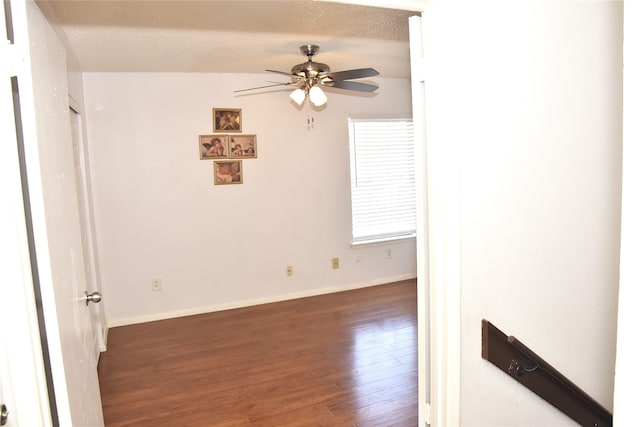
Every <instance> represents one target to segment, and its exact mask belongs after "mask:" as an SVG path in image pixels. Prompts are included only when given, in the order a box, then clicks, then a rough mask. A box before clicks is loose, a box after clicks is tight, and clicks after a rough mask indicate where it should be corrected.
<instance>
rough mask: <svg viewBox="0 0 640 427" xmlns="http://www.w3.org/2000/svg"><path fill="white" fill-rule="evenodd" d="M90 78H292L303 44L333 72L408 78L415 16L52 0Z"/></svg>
mask: <svg viewBox="0 0 640 427" xmlns="http://www.w3.org/2000/svg"><path fill="white" fill-rule="evenodd" d="M40 4H41V7H42V8H43V10H45V9H46V10H45V13H47V14H48V15H49V17H50V19H55V20H56V21H57V22H58V23H59V24H60V25H61V28H62V30H63V31H64V33H65V35H66V37H67V39H68V41H69V45H70V47H71V49H72V50H73V52H74V54H75V56H76V57H77V59H78V61H79V62H80V65H81V67H82V69H83V70H84V71H89V72H92V71H100V72H119V71H132V72H139V71H146V72H216V73H261V72H264V70H265V69H267V68H268V69H275V70H280V71H285V72H289V71H290V69H291V67H292V66H293V65H295V64H298V63H301V62H304V61H305V60H306V57H304V56H302V55H301V54H300V51H299V46H301V45H304V44H317V45H319V46H320V52H319V54H318V55H317V56H316V57H315V58H314V60H316V61H318V62H323V63H327V64H329V65H330V66H331V69H332V71H341V70H346V69H352V68H362V67H373V68H375V69H377V70H378V71H379V72H380V74H381V77H391V78H408V77H409V74H410V73H409V31H408V18H409V16H411V15H415V14H416V13H415V12H410V11H406V10H395V9H386V8H377V7H369V6H358V5H351V4H341V3H335V2H324V1H317V0H316V1H295V0H289V1H271V0H247V1H244V0H240V1H238V0H236V1H224V0H223V1H217V0H205V1H190V0H169V1H164V0H138V1H128V0H109V1H105V0H88V1H84V0H49V1H41V2H40Z"/></svg>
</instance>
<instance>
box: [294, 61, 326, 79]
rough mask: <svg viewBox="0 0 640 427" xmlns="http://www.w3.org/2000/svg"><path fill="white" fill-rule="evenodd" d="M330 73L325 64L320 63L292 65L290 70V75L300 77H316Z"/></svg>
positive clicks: (310, 62)
mask: <svg viewBox="0 0 640 427" xmlns="http://www.w3.org/2000/svg"><path fill="white" fill-rule="evenodd" d="M329 71H331V69H330V68H329V66H328V65H327V64H322V63H320V62H313V61H308V62H304V63H302V64H298V65H294V66H293V68H292V69H291V74H295V75H297V76H300V77H304V78H308V77H316V76H318V75H323V74H327V73H329Z"/></svg>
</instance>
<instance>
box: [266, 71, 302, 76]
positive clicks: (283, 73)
mask: <svg viewBox="0 0 640 427" xmlns="http://www.w3.org/2000/svg"><path fill="white" fill-rule="evenodd" d="M265 71H268V72H270V73H278V74H282V75H284V76H289V77H298V76H296V75H295V74H291V73H287V72H284V71H278V70H265Z"/></svg>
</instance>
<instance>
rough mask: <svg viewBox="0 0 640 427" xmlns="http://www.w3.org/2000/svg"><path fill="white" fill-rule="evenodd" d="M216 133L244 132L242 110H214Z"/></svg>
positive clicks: (214, 128)
mask: <svg viewBox="0 0 640 427" xmlns="http://www.w3.org/2000/svg"><path fill="white" fill-rule="evenodd" d="M213 131H214V132H242V110H241V109H239V108H214V109H213Z"/></svg>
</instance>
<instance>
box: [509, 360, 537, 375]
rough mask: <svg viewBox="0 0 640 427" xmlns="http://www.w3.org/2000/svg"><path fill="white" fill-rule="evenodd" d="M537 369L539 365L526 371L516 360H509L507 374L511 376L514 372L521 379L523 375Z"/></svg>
mask: <svg viewBox="0 0 640 427" xmlns="http://www.w3.org/2000/svg"><path fill="white" fill-rule="evenodd" d="M539 367H540V366H539V365H536V366H534V367H533V368H529V369H527V368H525V367H524V366H523V365H521V364H520V362H518V361H517V360H516V359H511V363H509V373H510V374H512V375H513V372H514V371H515V374H516V375H517V376H519V377H521V376H523V375H524V374H525V373H527V372H533V371H535V370H536V369H538V368H539Z"/></svg>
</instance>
